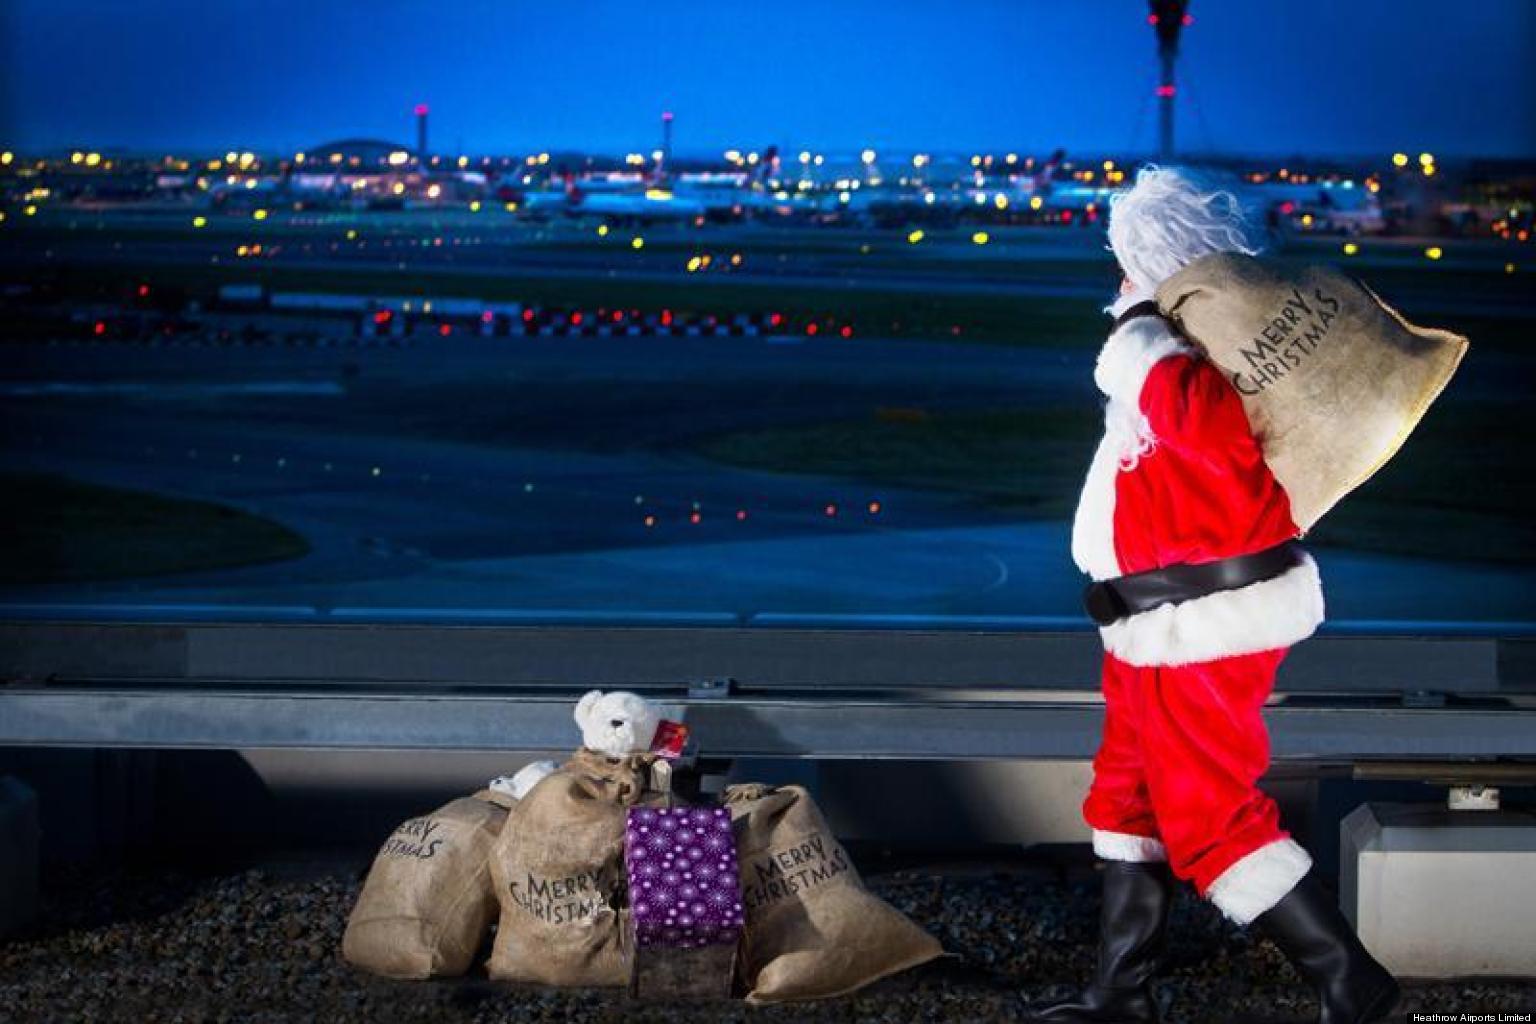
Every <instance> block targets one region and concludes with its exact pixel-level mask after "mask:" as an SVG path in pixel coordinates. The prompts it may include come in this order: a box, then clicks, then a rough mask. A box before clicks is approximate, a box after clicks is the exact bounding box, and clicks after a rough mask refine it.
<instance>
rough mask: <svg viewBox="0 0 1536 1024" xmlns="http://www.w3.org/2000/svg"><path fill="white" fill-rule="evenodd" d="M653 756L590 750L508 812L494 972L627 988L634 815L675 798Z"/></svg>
mask: <svg viewBox="0 0 1536 1024" xmlns="http://www.w3.org/2000/svg"><path fill="white" fill-rule="evenodd" d="M655 760H656V755H654V754H631V755H628V756H626V757H622V758H613V757H607V756H605V755H603V754H598V753H594V752H592V751H588V750H582V751H580V752H579V753H577V754H576V755H575V756H574V757H572V758H571V759H570V760H569V761H567V762H566V763H565V764H563V765H561V767H560V770H559V771H556V772H555V773H554V774H552V775H550V776H548V777H547V778H545V779H543V780H541V781H540V782H539V783H538V785H536V786H534V787H533V789H531V790H529V791H528V793H527V794H526V795H525V796H524V797H523V799H521V800H519V801H518V802H517V804H516V806H514V807H513V808H512V811H511V813H510V814H509V815H508V819H507V827H506V828H505V829H504V830H503V832H502V840H501V841H499V842H497V843H496V845H495V848H494V849H493V850H492V852H491V858H490V861H491V878H492V882H493V885H494V887H495V891H496V897H497V899H498V900H499V901H500V903H501V918H500V924H499V925H498V926H497V931H496V945H495V948H494V949H493V951H492V953H491V960H490V964H489V971H490V975H491V977H493V978H498V979H502V980H506V981H531V982H539V983H542V984H546V985H580V986H607V985H613V986H617V985H626V984H628V982H629V973H630V966H631V964H632V962H633V960H634V949H633V946H632V944H631V942H630V938H629V935H628V923H629V922H628V910H627V909H625V906H624V902H625V901H624V896H625V889H624V825H625V813H626V811H627V810H628V809H629V808H630V807H633V806H636V805H638V804H647V805H659V804H662V803H664V802H665V800H666V797H665V796H664V795H662V794H658V793H656V792H654V791H653V790H651V789H650V788H649V780H650V772H651V765H652V763H653V762H654V761H655Z"/></svg>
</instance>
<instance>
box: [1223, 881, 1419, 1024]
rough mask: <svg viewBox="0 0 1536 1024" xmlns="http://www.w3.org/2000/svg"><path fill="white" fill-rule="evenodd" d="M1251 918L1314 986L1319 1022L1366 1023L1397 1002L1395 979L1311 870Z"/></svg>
mask: <svg viewBox="0 0 1536 1024" xmlns="http://www.w3.org/2000/svg"><path fill="white" fill-rule="evenodd" d="M1253 923H1254V926H1255V927H1256V928H1258V929H1259V931H1260V932H1262V933H1263V934H1264V937H1265V938H1267V939H1269V941H1271V942H1273V943H1274V944H1275V945H1276V946H1278V947H1279V948H1280V952H1282V953H1284V954H1285V957H1286V959H1287V960H1289V961H1290V962H1291V963H1292V965H1294V966H1295V968H1296V970H1297V971H1299V972H1300V973H1301V976H1302V977H1303V978H1305V979H1306V980H1307V981H1308V982H1309V983H1311V985H1312V986H1313V987H1314V988H1315V989H1317V994H1318V999H1319V1000H1320V1001H1321V1003H1322V1012H1321V1014H1320V1015H1319V1016H1318V1018H1317V1021H1318V1024H1369V1022H1372V1021H1380V1020H1384V1019H1386V1017H1387V1015H1388V1014H1389V1013H1391V1012H1392V1008H1393V1007H1394V1006H1396V1005H1397V999H1398V996H1399V995H1401V994H1402V993H1401V990H1400V989H1399V988H1398V985H1397V982H1396V981H1395V980H1393V978H1392V975H1391V974H1389V973H1387V969H1386V968H1385V967H1383V966H1381V964H1379V963H1377V962H1376V960H1375V959H1374V958H1373V957H1372V956H1371V954H1370V953H1368V952H1367V951H1366V949H1365V947H1364V946H1362V945H1361V944H1360V939H1359V938H1358V937H1357V936H1356V935H1355V930H1354V929H1353V928H1351V927H1350V926H1349V922H1348V921H1347V920H1346V919H1345V918H1344V915H1343V913H1341V912H1340V911H1339V905H1338V903H1337V902H1336V901H1335V900H1334V898H1333V897H1332V896H1329V895H1328V893H1327V891H1325V890H1324V889H1323V887H1322V885H1321V883H1319V882H1318V880H1317V876H1316V874H1315V873H1314V872H1311V871H1309V872H1307V874H1306V875H1305V876H1303V878H1302V880H1301V881H1300V882H1298V883H1297V885H1296V888H1294V889H1292V890H1291V891H1290V892H1288V893H1286V895H1285V896H1284V898H1282V899H1281V900H1280V902H1279V903H1276V904H1275V905H1274V906H1273V907H1271V908H1270V909H1269V910H1267V911H1265V912H1264V913H1262V914H1260V915H1259V916H1258V917H1257V918H1255V919H1254V922H1253Z"/></svg>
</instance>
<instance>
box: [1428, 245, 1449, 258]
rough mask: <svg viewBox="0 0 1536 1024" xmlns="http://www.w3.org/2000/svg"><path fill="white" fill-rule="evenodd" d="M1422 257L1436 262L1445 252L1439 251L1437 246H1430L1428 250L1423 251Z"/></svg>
mask: <svg viewBox="0 0 1536 1024" xmlns="http://www.w3.org/2000/svg"><path fill="white" fill-rule="evenodd" d="M1424 255H1425V256H1428V257H1429V258H1430V259H1432V260H1437V259H1439V258H1440V257H1441V256H1444V255H1445V250H1443V249H1441V248H1440V247H1439V246H1438V245H1432V246H1430V247H1429V248H1428V249H1425V250H1424Z"/></svg>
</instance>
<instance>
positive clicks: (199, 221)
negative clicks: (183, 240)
mask: <svg viewBox="0 0 1536 1024" xmlns="http://www.w3.org/2000/svg"><path fill="white" fill-rule="evenodd" d="M192 226H193V227H195V228H205V227H207V226H208V218H207V217H193V218H192Z"/></svg>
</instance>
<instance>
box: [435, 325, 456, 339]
mask: <svg viewBox="0 0 1536 1024" xmlns="http://www.w3.org/2000/svg"><path fill="white" fill-rule="evenodd" d="M437 333H438V334H440V335H442V336H443V337H444V338H446V337H448V335H450V334H452V333H453V327H452V325H450V324H440V325H439V326H438V328H437Z"/></svg>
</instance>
